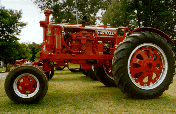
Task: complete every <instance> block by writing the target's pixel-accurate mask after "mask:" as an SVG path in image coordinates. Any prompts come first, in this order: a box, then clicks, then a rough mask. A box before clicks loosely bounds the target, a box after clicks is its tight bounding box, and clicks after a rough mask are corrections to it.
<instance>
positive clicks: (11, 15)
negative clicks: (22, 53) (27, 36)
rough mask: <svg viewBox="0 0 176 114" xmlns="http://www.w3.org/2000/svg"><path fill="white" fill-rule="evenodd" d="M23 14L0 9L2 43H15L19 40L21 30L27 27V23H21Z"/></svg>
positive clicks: (0, 37)
mask: <svg viewBox="0 0 176 114" xmlns="http://www.w3.org/2000/svg"><path fill="white" fill-rule="evenodd" d="M21 15H22V12H21V11H19V12H18V11H16V10H11V9H8V10H7V9H5V7H2V8H1V9H0V41H1V42H7V41H9V42H13V41H16V40H19V38H17V35H19V34H20V32H21V29H22V28H23V27H24V26H26V23H23V22H20V19H21V17H22V16H21Z"/></svg>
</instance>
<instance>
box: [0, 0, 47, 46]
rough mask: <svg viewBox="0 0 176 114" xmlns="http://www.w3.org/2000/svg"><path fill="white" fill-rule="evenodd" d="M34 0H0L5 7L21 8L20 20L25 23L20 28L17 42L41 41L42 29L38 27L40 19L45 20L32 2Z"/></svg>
mask: <svg viewBox="0 0 176 114" xmlns="http://www.w3.org/2000/svg"><path fill="white" fill-rule="evenodd" d="M33 2H34V0H0V5H1V6H5V8H6V9H13V10H18V11H19V10H22V13H23V14H22V18H21V21H22V22H27V25H26V26H25V27H24V28H23V29H22V31H21V34H20V36H18V38H20V40H19V42H20V43H32V42H35V43H42V41H43V29H42V27H40V23H39V22H40V21H44V20H45V15H44V13H43V12H41V11H40V9H39V8H38V7H37V6H36V5H35V4H34V3H33Z"/></svg>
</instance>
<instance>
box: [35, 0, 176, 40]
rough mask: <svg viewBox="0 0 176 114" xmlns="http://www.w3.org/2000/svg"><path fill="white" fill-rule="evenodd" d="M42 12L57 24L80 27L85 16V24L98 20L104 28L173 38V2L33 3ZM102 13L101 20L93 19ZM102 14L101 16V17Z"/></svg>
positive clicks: (90, 0)
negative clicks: (48, 13)
mask: <svg viewBox="0 0 176 114" xmlns="http://www.w3.org/2000/svg"><path fill="white" fill-rule="evenodd" d="M35 4H37V5H38V7H39V8H40V9H41V10H42V11H43V10H45V9H50V10H51V11H52V15H53V17H52V20H53V21H55V22H59V23H76V11H77V14H78V20H79V23H81V22H82V18H83V17H84V16H85V15H86V17H87V20H86V21H87V24H95V22H96V20H97V19H99V20H100V21H101V22H102V23H103V24H104V25H111V26H127V25H128V22H129V21H130V22H131V23H130V30H133V29H134V28H139V27H153V28H157V29H159V30H162V31H164V32H165V33H166V34H167V35H169V36H170V37H171V38H172V39H174V37H175V35H176V2H175V0H45V1H43V0H35ZM98 11H102V18H99V17H97V16H96V14H97V12H98ZM103 12H104V13H103Z"/></svg>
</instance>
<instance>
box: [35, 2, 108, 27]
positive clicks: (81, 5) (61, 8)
mask: <svg viewBox="0 0 176 114" xmlns="http://www.w3.org/2000/svg"><path fill="white" fill-rule="evenodd" d="M109 2H110V0H77V10H78V18H79V19H78V21H79V23H81V22H82V18H83V16H85V15H86V16H87V23H86V24H95V22H96V13H97V12H98V11H99V9H106V7H107V4H108V3H109ZM35 4H37V5H38V6H39V8H40V9H41V10H45V9H50V10H52V15H53V18H52V20H53V21H55V22H58V23H76V6H75V0H35Z"/></svg>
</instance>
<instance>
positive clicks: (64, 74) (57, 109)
mask: <svg viewBox="0 0 176 114" xmlns="http://www.w3.org/2000/svg"><path fill="white" fill-rule="evenodd" d="M4 81H5V78H0V90H1V93H0V114H1V113H2V114H4V113H10V114H16V113H18V114H23V113H27V114H29V113H32V114H38V113H40V114H43V113H45V114H48V113H50V114H53V113H69V114H70V113H71V114H80V113H84V114H87V113H89V114H92V113H102V114H107V113H134V114H136V113H150V114H153V113H154V114H158V113H176V108H175V107H176V88H174V87H175V86H176V78H175V79H174V83H172V84H171V86H170V89H169V90H168V91H165V92H164V94H163V95H162V96H161V97H159V98H156V99H148V100H138V99H130V98H128V97H127V96H125V95H124V94H123V93H121V91H120V90H119V89H118V88H116V87H106V86H104V85H103V84H102V83H100V82H99V81H93V80H91V79H90V78H89V77H86V76H85V75H83V74H82V73H79V72H78V73H72V72H70V71H69V70H68V69H64V70H63V71H55V75H54V77H53V78H52V79H51V80H50V81H49V89H48V92H47V94H46V96H45V97H44V99H43V100H42V101H40V102H39V103H38V104H30V105H26V104H15V103H13V102H12V101H11V100H10V99H9V98H8V97H7V95H6V94H5V90H4Z"/></svg>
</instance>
